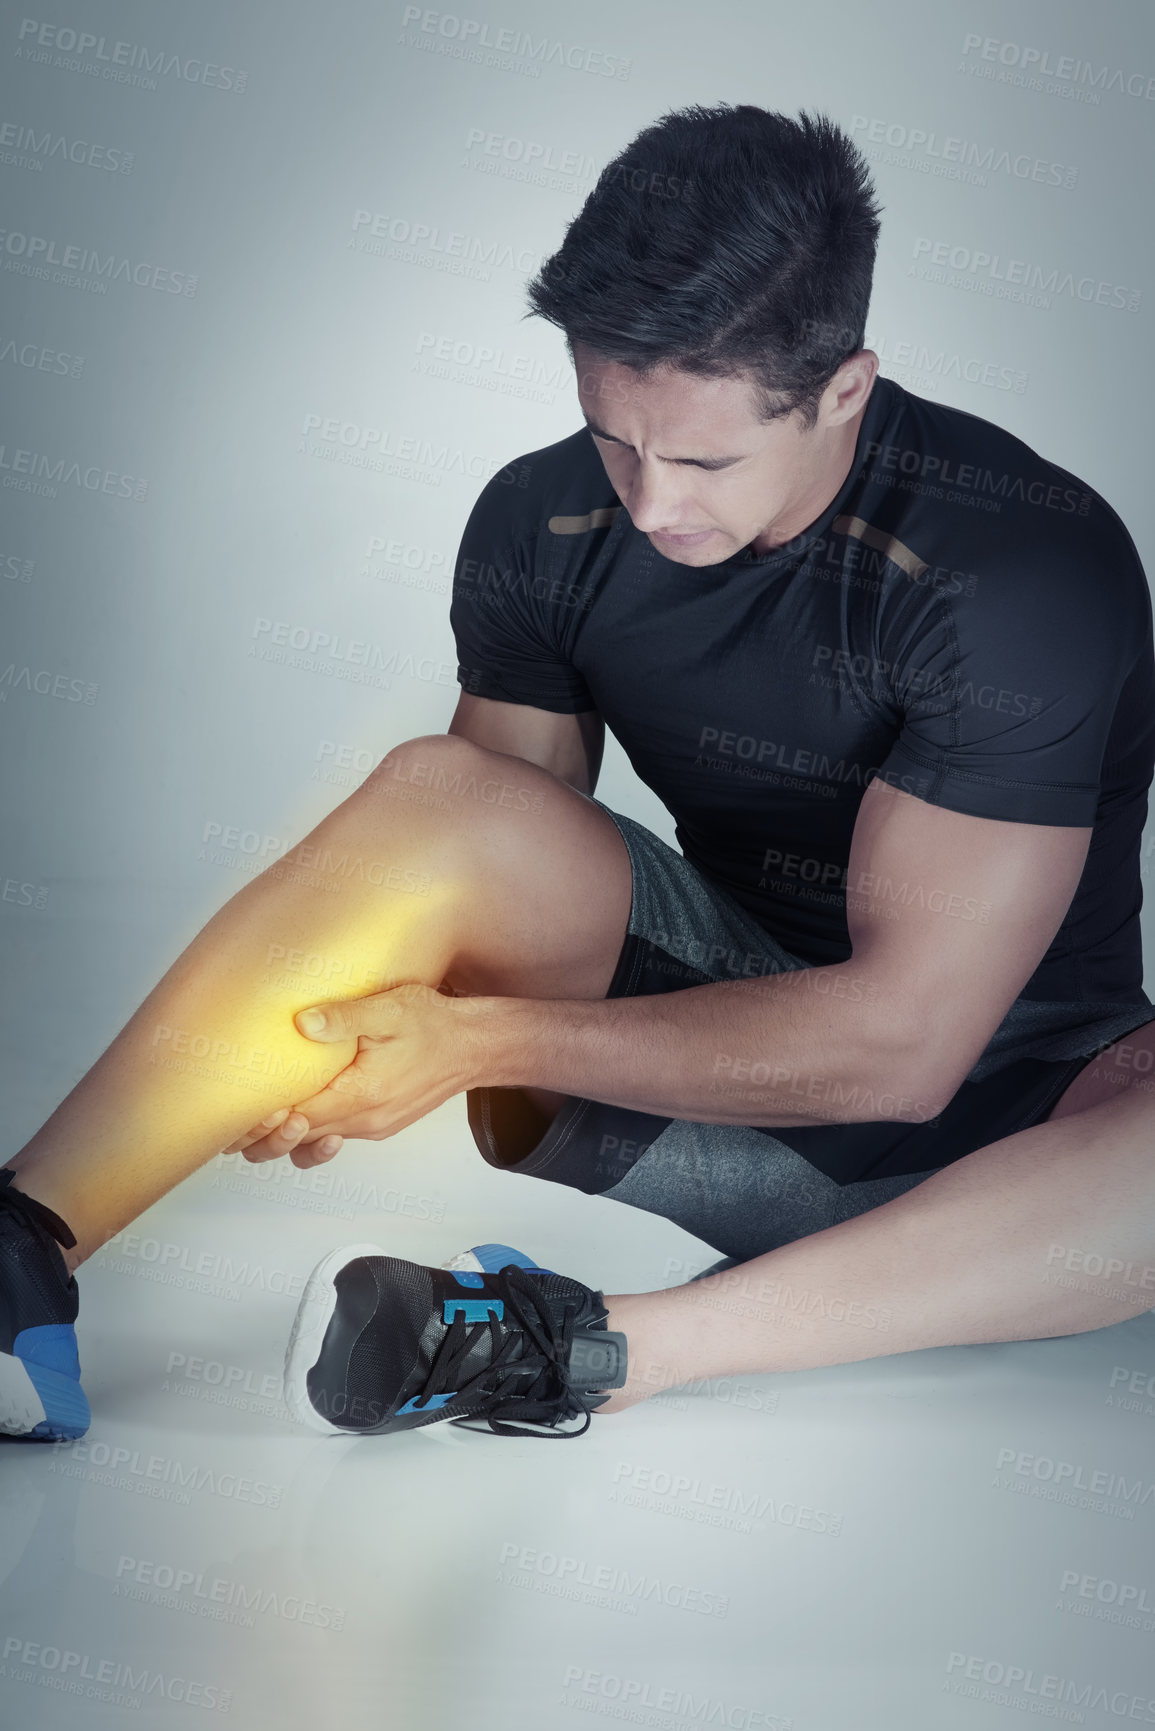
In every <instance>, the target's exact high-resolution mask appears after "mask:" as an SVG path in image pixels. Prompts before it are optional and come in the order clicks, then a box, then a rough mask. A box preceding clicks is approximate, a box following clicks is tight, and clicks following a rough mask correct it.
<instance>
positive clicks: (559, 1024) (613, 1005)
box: [470, 962, 940, 1127]
mask: <svg viewBox="0 0 1155 1731" xmlns="http://www.w3.org/2000/svg"><path fill="white" fill-rule="evenodd" d="M471 1008H472V1010H473V1011H474V1015H473V1016H472V1017H471V1023H472V1026H471V1030H470V1031H471V1037H472V1040H473V1045H474V1051H475V1073H476V1078H477V1079H476V1081H475V1082H474V1083H473V1085H474V1086H488V1087H533V1088H547V1089H551V1090H553V1091H555V1092H557V1093H561V1094H575V1095H578V1096H584V1097H585V1098H588V1099H593V1100H603V1101H605V1102H607V1103H608V1104H609V1105H615V1106H625V1107H630V1108H632V1109H634V1110H636V1111H642V1112H656V1113H661V1114H663V1115H666V1116H669V1117H671V1118H686V1119H691V1120H693V1121H695V1122H698V1123H706V1124H753V1125H766V1126H768V1127H772V1126H775V1125H782V1126H786V1125H791V1124H812V1123H816V1122H817V1123H828V1124H832V1123H856V1122H865V1121H872V1120H878V1119H898V1120H906V1121H907V1122H911V1121H914V1122H921V1121H923V1120H925V1119H926V1118H929V1117H932V1116H933V1115H934V1113H935V1111H936V1110H937V1109H938V1104H940V1103H938V1104H936V1103H935V1102H933V1101H930V1100H928V1099H927V1098H925V1097H924V1094H925V1090H924V1089H923V1088H921V1086H920V1083H919V1081H917V1080H916V1077H918V1076H919V1074H920V1069H919V1064H918V1053H917V1044H916V1041H915V1039H914V1038H913V1037H912V1036H911V1035H910V1034H908V1033H904V1026H905V1025H904V1023H903V1022H902V1020H901V1017H900V1012H899V1010H898V1008H897V1002H896V1001H895V1002H893V1003H892V1001H891V1000H889V999H888V998H887V997H886V995H885V994H882V993H881V992H880V991H879V988H878V985H877V982H874V981H872V982H870V983H869V985H868V984H867V982H866V981H865V980H864V979H863V978H862V975H861V972H860V971H857V970H856V969H855V967H854V964H853V963H852V962H849V963H839V964H836V965H835V966H833V967H828V968H809V969H803V970H799V971H798V972H795V973H786V974H776V975H772V976H769V977H767V978H763V979H758V980H742V981H735V982H729V981H727V982H723V983H720V984H717V985H708V986H693V987H691V988H689V989H688V990H686V991H681V992H666V993H659V994H656V995H654V996H650V997H640V998H606V999H596V1000H584V999H577V1000H575V999H560V1000H559V999H528V998H480V999H473V1000H471Z"/></svg>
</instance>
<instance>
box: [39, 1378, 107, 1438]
mask: <svg viewBox="0 0 1155 1731" xmlns="http://www.w3.org/2000/svg"><path fill="white" fill-rule="evenodd" d="M23 1363H24V1368H25V1370H26V1371H27V1372H28V1377H29V1381H30V1382H31V1384H32V1386H33V1388H34V1389H35V1390H36V1392H37V1394H38V1395H39V1396H40V1404H41V1406H42V1407H43V1408H44V1419H43V1422H42V1423H40V1424H38V1425H37V1426H36V1428H35V1429H34V1430H31V1431H29V1433H28V1434H29V1436H33V1437H54V1438H55V1437H78V1436H83V1435H84V1433H85V1431H86V1430H87V1429H88V1427H89V1425H90V1424H91V1423H92V1413H91V1411H90V1409H89V1405H88V1399H87V1397H86V1395H85V1393H84V1390H83V1389H82V1388H81V1386H80V1384H79V1383H78V1382H77V1381H76V1380H75V1378H73V1377H71V1376H62V1375H61V1374H60V1372H59V1371H57V1370H47V1369H46V1368H45V1367H44V1365H42V1364H37V1363H36V1361H35V1359H25V1360H24V1361H23Z"/></svg>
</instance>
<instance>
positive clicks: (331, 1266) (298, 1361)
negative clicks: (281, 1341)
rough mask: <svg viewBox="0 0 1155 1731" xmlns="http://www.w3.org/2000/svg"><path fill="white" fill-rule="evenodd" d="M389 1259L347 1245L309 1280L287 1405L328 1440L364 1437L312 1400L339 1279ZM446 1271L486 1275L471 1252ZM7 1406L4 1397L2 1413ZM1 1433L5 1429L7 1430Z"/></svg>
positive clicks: (374, 1247)
mask: <svg viewBox="0 0 1155 1731" xmlns="http://www.w3.org/2000/svg"><path fill="white" fill-rule="evenodd" d="M388 1255H389V1252H388V1251H387V1250H382V1248H381V1246H380V1245H379V1244H345V1245H342V1247H341V1249H340V1250H331V1251H330V1252H329V1254H328V1256H323V1257H322V1258H321V1260H320V1262H318V1264H317V1266H316V1268H314V1270H313V1272H312V1274H311V1275H310V1276H309V1279H308V1282H307V1283H306V1286H305V1290H304V1292H303V1293H302V1295H301V1302H300V1305H299V1306H298V1308H297V1315H296V1318H295V1319H294V1322H293V1327H292V1331H291V1333H290V1335H289V1344H288V1346H287V1348H286V1349H285V1404H286V1406H287V1407H288V1409H289V1411H290V1412H291V1413H292V1415H293V1417H294V1418H295V1419H296V1420H297V1422H298V1423H299V1424H303V1425H307V1426H308V1428H309V1429H310V1430H314V1431H321V1432H323V1433H324V1434H325V1435H326V1436H355V1435H357V1434H358V1433H357V1432H355V1431H350V1430H346V1429H343V1428H342V1426H341V1425H338V1424H333V1423H332V1421H331V1420H329V1419H327V1418H324V1417H323V1416H322V1415H321V1414H320V1413H319V1412H318V1411H317V1409H316V1407H315V1406H314V1405H313V1403H312V1401H311V1400H310V1398H309V1385H308V1375H309V1372H310V1371H311V1370H312V1368H313V1366H314V1365H315V1364H316V1362H317V1360H318V1358H319V1357H320V1354H321V1347H322V1345H323V1343H324V1339H325V1334H326V1331H327V1330H328V1327H329V1324H330V1322H331V1321H332V1320H333V1312H334V1311H335V1310H336V1308H337V1276H338V1275H339V1274H340V1272H341V1270H342V1269H343V1268H345V1267H347V1266H348V1264H349V1263H350V1262H355V1261H356V1260H357V1258H358V1257H360V1256H388ZM441 1266H442V1267H443V1268H456V1269H460V1270H461V1271H462V1272H463V1273H464V1272H466V1271H467V1270H468V1271H471V1272H473V1273H481V1272H482V1267H481V1263H480V1262H479V1261H478V1259H477V1257H476V1256H474V1254H473V1252H472V1251H470V1250H463V1251H462V1252H461V1253H460V1254H459V1255H457V1256H453V1257H451V1258H450V1259H449V1261H448V1262H443V1263H442V1265H441ZM29 1386H31V1385H29ZM33 1393H35V1391H33ZM2 1404H3V1403H2V1392H0V1411H2ZM449 1422H450V1421H449V1420H448V1419H431V1420H430V1422H429V1424H428V1425H422V1426H421V1427H420V1429H421V1430H422V1431H428V1430H432V1429H433V1427H434V1426H435V1425H438V1424H448V1423H449ZM0 1428H3V1427H2V1424H0Z"/></svg>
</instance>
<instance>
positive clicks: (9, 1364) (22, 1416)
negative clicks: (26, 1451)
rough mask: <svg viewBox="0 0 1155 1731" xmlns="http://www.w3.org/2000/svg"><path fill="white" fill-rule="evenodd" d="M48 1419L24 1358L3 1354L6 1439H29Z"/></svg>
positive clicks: (0, 1422)
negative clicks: (39, 1425) (12, 1437)
mask: <svg viewBox="0 0 1155 1731" xmlns="http://www.w3.org/2000/svg"><path fill="white" fill-rule="evenodd" d="M47 1416H48V1415H47V1413H46V1412H45V1411H44V1402H43V1401H42V1400H41V1398H40V1396H39V1395H38V1394H37V1392H36V1388H35V1385H34V1384H33V1381H32V1378H31V1377H30V1376H29V1374H28V1372H27V1370H26V1369H25V1368H24V1361H23V1359H19V1358H17V1357H16V1356H15V1354H13V1353H11V1352H0V1432H2V1433H3V1435H5V1436H27V1435H28V1434H29V1432H30V1431H34V1430H35V1429H36V1426H37V1425H38V1424H43V1423H44V1421H45V1419H46V1418H47Z"/></svg>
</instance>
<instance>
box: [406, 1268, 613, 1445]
mask: <svg viewBox="0 0 1155 1731" xmlns="http://www.w3.org/2000/svg"><path fill="white" fill-rule="evenodd" d="M494 1284H495V1286H496V1288H497V1291H498V1293H499V1294H500V1296H501V1298H502V1300H503V1302H504V1304H505V1307H506V1315H507V1316H509V1315H512V1316H513V1318H514V1319H515V1320H516V1321H517V1322H518V1323H519V1324H520V1326H521V1330H522V1333H521V1334H520V1335H519V1334H517V1333H516V1332H514V1331H513V1330H510V1329H508V1328H503V1327H502V1324H501V1323H500V1322H498V1320H497V1318H496V1317H495V1316H492V1315H491V1316H490V1317H489V1319H488V1320H487V1321H485V1322H475V1323H472V1324H467V1323H466V1321H465V1319H464V1317H463V1316H461V1315H458V1316H456V1317H455V1318H454V1320H453V1321H452V1322H451V1323H450V1325H449V1328H448V1330H447V1332H446V1335H445V1339H444V1340H443V1341H442V1342H441V1345H440V1346H439V1347H438V1349H437V1351H436V1353H435V1354H434V1357H433V1362H432V1364H431V1366H430V1371H429V1377H428V1380H427V1382H426V1384H425V1388H424V1389H423V1390H422V1394H421V1401H422V1404H423V1405H428V1404H429V1400H430V1397H431V1396H433V1395H436V1394H441V1393H444V1392H445V1391H446V1390H449V1389H453V1390H454V1391H455V1395H456V1396H457V1397H462V1396H469V1397H471V1399H470V1404H471V1406H472V1407H473V1411H472V1412H471V1414H470V1417H469V1418H459V1419H453V1420H451V1422H452V1423H454V1424H459V1425H462V1426H463V1427H464V1428H465V1429H468V1430H485V1429H489V1430H491V1431H493V1432H494V1433H495V1434H496V1435H498V1436H534V1437H541V1438H543V1439H544V1440H545V1441H548V1442H564V1441H566V1440H568V1438H570V1437H578V1436H584V1435H585V1433H586V1431H587V1430H588V1429H589V1427H590V1420H591V1418H592V1416H593V1415H592V1410H591V1406H590V1405H589V1404H587V1402H586V1401H585V1400H583V1399H582V1397H581V1395H580V1394H579V1393H578V1392H577V1391H576V1390H575V1389H573V1388H571V1387H570V1380H569V1355H570V1347H571V1345H572V1342H573V1333H574V1326H575V1323H576V1320H577V1314H578V1308H579V1303H578V1301H577V1300H576V1299H575V1300H573V1301H568V1300H567V1301H566V1302H565V1305H564V1308H563V1311H562V1316H561V1319H560V1321H559V1320H558V1319H557V1318H555V1316H554V1314H553V1312H552V1310H551V1309H550V1307H549V1305H548V1303H547V1302H546V1299H545V1296H544V1294H543V1293H542V1292H541V1289H540V1286H539V1285H538V1284H537V1283H536V1282H535V1281H533V1280H532V1279H531V1278H530V1277H529V1276H528V1275H527V1274H526V1273H525V1271H524V1270H523V1269H520V1268H518V1267H517V1266H516V1265H515V1264H514V1263H508V1264H507V1265H506V1267H505V1268H503V1269H501V1270H500V1272H499V1273H498V1274H497V1275H496V1276H495V1277H494ZM487 1329H488V1331H489V1336H490V1342H491V1346H492V1355H491V1357H490V1361H489V1363H488V1364H487V1365H485V1366H484V1368H483V1369H481V1370H480V1371H478V1372H477V1374H476V1375H475V1376H472V1377H469V1378H468V1379H467V1380H466V1381H465V1382H462V1383H461V1384H460V1385H459V1384H458V1380H457V1378H458V1373H459V1371H460V1369H461V1366H462V1365H463V1363H464V1362H465V1360H466V1358H467V1357H468V1356H469V1354H470V1353H471V1352H472V1350H473V1348H474V1347H475V1346H476V1345H477V1343H478V1341H479V1340H480V1339H481V1337H482V1335H483V1334H484V1333H485V1332H486V1330H487ZM519 1347H520V1348H521V1351H520V1353H519V1351H518V1349H519ZM531 1372H533V1373H536V1374H535V1375H533V1379H532V1381H531V1382H530V1383H529V1384H528V1386H526V1387H521V1388H518V1389H516V1390H515V1389H514V1388H513V1387H512V1385H513V1384H515V1383H520V1382H522V1381H524V1378H525V1377H526V1376H527V1375H529V1374H530V1373H531ZM478 1397H480V1398H478ZM593 1404H594V1405H598V1406H600V1405H601V1399H600V1398H595V1400H594V1403H593ZM579 1412H580V1413H583V1414H584V1423H583V1424H582V1425H580V1426H579V1428H578V1429H576V1430H559V1429H557V1425H558V1421H559V1419H564V1418H576V1417H577V1415H578V1413H579ZM512 1413H516V1414H518V1415H519V1416H520V1417H522V1418H528V1419H532V1420H535V1421H537V1425H538V1426H539V1427H544V1428H533V1429H531V1428H529V1427H528V1426H526V1425H518V1424H511V1423H510V1422H509V1417H508V1415H510V1414H512ZM472 1418H484V1420H485V1424H484V1425H478V1424H472V1423H470V1419H472Z"/></svg>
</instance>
